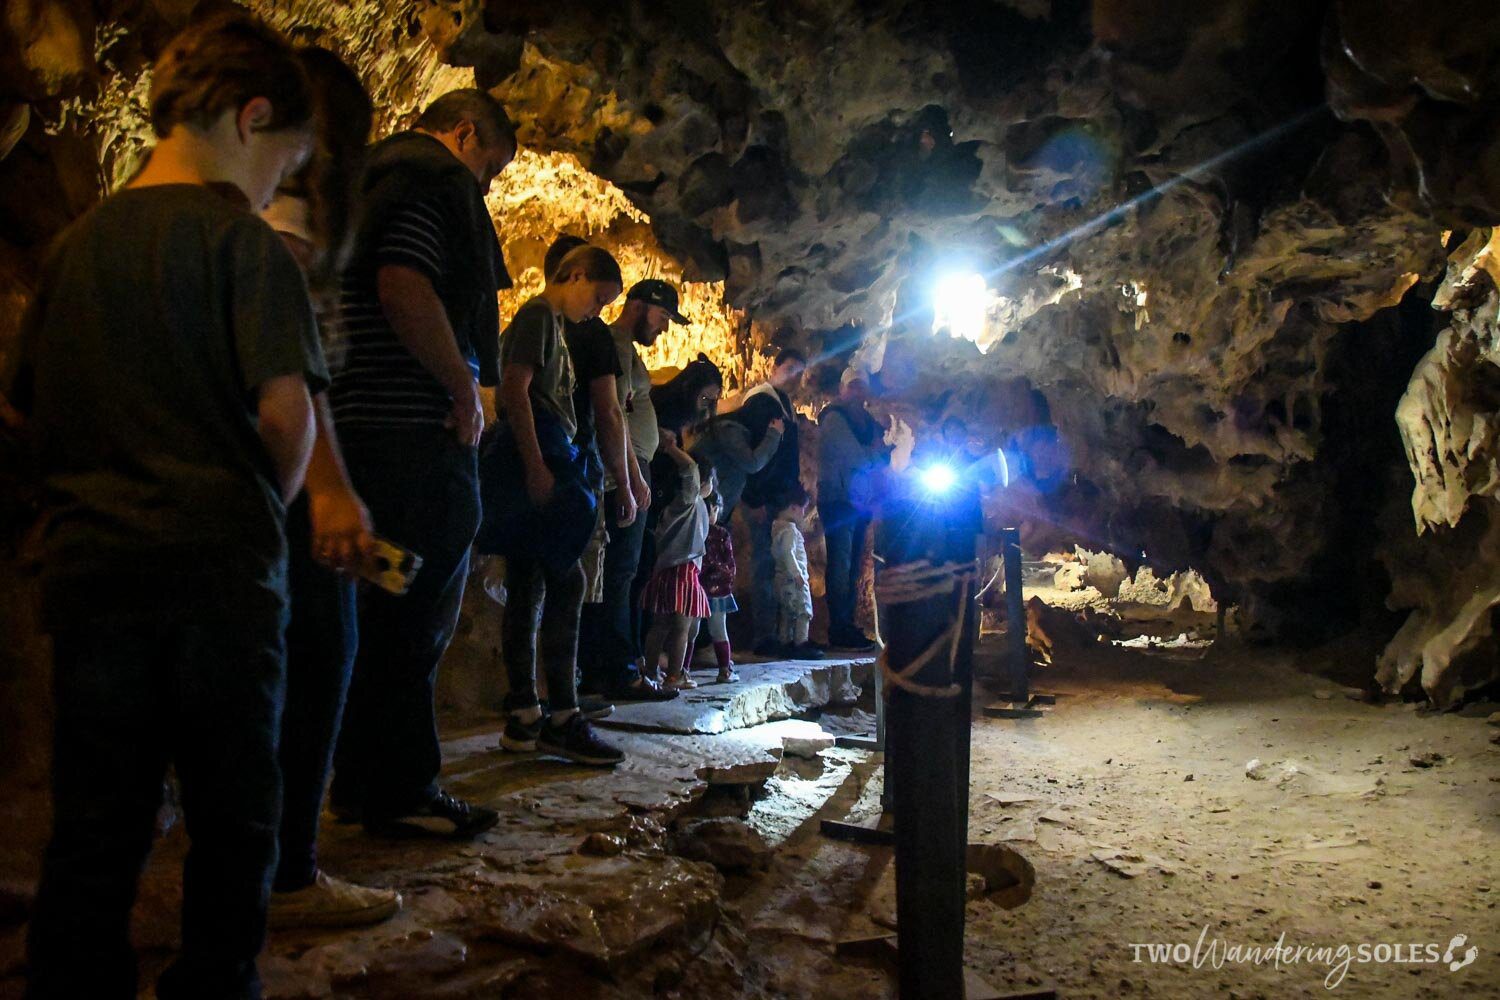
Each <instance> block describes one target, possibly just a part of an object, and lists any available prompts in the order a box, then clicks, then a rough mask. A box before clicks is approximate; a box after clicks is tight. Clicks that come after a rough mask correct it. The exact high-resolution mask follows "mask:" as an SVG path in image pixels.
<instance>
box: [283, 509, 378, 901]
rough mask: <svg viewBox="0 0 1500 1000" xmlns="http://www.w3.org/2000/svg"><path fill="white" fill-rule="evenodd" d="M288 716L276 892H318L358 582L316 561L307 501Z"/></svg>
mask: <svg viewBox="0 0 1500 1000" xmlns="http://www.w3.org/2000/svg"><path fill="white" fill-rule="evenodd" d="M286 533H287V545H288V549H289V555H288V573H287V577H288V581H287V582H288V589H289V591H290V595H291V620H290V622H289V623H288V624H287V629H286V708H285V710H284V711H283V713H282V718H281V783H282V788H283V792H282V806H281V838H280V840H281V860H280V862H279V864H278V866H277V869H276V883H275V886H276V889H277V891H278V892H290V891H292V890H295V889H301V888H303V887H305V886H308V885H311V884H312V883H313V880H314V879H315V878H316V877H317V874H318V818H319V816H320V815H321V814H322V812H323V793H324V791H325V790H326V789H327V787H328V776H329V774H330V773H331V772H332V771H333V748H334V745H335V744H336V743H337V741H338V734H339V725H340V723H341V722H342V720H343V717H344V701H345V699H346V698H347V696H348V694H349V678H350V676H351V674H352V672H353V669H354V650H355V646H356V644H357V643H358V641H359V630H358V627H357V625H356V621H355V603H354V581H353V580H352V579H351V578H349V577H347V576H341V575H340V574H338V573H335V572H333V571H332V570H329V569H326V568H324V567H323V566H320V565H319V564H318V563H317V562H316V561H314V559H313V557H312V524H311V522H310V521H309V519H308V510H307V495H306V494H303V495H302V496H300V497H298V498H297V500H296V502H295V503H293V504H292V506H291V507H290V508H289V509H288V510H287V518H286Z"/></svg>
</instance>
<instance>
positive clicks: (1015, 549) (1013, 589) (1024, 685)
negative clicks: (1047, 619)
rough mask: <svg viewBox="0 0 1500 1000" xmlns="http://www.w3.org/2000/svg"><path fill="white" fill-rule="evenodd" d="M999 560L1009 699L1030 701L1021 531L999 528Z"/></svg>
mask: <svg viewBox="0 0 1500 1000" xmlns="http://www.w3.org/2000/svg"><path fill="white" fill-rule="evenodd" d="M1000 559H1001V562H1002V563H1003V564H1004V566H1005V614H1006V617H1007V618H1009V619H1010V624H1009V626H1008V627H1007V629H1006V639H1007V640H1008V642H1007V645H1008V646H1009V647H1010V700H1011V701H1016V702H1021V703H1023V704H1024V703H1025V702H1028V701H1030V700H1031V677H1030V673H1031V657H1030V654H1028V653H1027V651H1026V604H1025V602H1024V601H1023V600H1022V599H1021V529H1020V528H1001V529H1000Z"/></svg>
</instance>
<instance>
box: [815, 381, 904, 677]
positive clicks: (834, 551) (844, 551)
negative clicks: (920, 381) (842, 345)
mask: <svg viewBox="0 0 1500 1000" xmlns="http://www.w3.org/2000/svg"><path fill="white" fill-rule="evenodd" d="M869 398H870V383H869V381H868V379H867V377H866V376H865V374H864V372H862V371H861V370H859V369H858V368H855V367H853V366H850V367H849V368H848V369H846V370H845V371H844V377H843V379H842V380H841V382H840V383H839V396H838V399H836V400H834V401H833V402H832V403H830V404H828V406H826V407H824V408H823V412H822V413H821V414H820V415H819V416H818V519H819V520H820V521H822V522H823V538H824V541H825V542H826V544H827V546H828V568H827V575H826V580H827V586H828V642H829V644H830V645H832V646H838V647H842V648H845V649H857V650H864V649H869V648H870V647H871V646H872V645H873V642H872V641H871V639H870V637H869V636H867V635H865V634H864V633H863V632H862V631H860V630H859V629H858V628H857V627H856V626H855V624H854V610H855V605H856V603H857V595H858V592H859V577H860V573H861V570H862V569H863V568H864V561H865V539H866V536H867V535H868V533H869V528H870V520H871V518H872V517H873V515H874V512H875V503H876V500H877V496H876V494H877V485H876V484H877V481H878V479H879V476H880V471H881V469H882V468H883V466H884V465H885V461H886V455H887V453H888V449H887V448H886V446H885V440H884V439H885V433H884V430H885V429H884V428H883V427H881V425H880V423H879V422H878V421H877V420H876V419H875V418H874V417H873V416H871V415H870V412H869V411H868V410H867V409H866V408H865V404H866V403H867V402H868V401H869Z"/></svg>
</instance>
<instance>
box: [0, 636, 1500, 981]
mask: <svg viewBox="0 0 1500 1000" xmlns="http://www.w3.org/2000/svg"><path fill="white" fill-rule="evenodd" d="M1146 617H1147V618H1148V619H1149V618H1150V616H1146ZM1161 617H1162V616H1160V615H1157V616H1156V618H1157V619H1158V620H1145V621H1141V622H1137V623H1136V624H1135V627H1134V630H1133V631H1132V630H1131V629H1127V630H1126V633H1125V636H1124V637H1125V638H1126V639H1129V638H1130V637H1131V636H1132V635H1135V634H1139V633H1148V634H1150V635H1160V636H1166V637H1171V636H1174V635H1176V634H1178V633H1179V632H1181V631H1186V633H1187V635H1188V638H1187V640H1178V641H1177V642H1175V643H1168V644H1167V645H1157V646H1153V647H1149V648H1136V647H1134V646H1122V645H1118V644H1111V643H1107V642H1097V643H1089V644H1073V645H1069V644H1068V643H1067V642H1066V641H1065V640H1059V641H1058V642H1057V643H1056V644H1055V646H1054V657H1055V661H1056V662H1055V663H1054V664H1053V665H1052V666H1051V667H1048V668H1046V669H1045V670H1044V671H1042V672H1041V675H1040V677H1039V679H1038V681H1037V684H1036V686H1037V687H1038V688H1039V689H1043V690H1049V691H1053V692H1056V693H1057V694H1058V695H1059V698H1058V702H1057V705H1056V707H1055V708H1053V709H1052V710H1051V711H1050V712H1049V714H1048V715H1046V716H1045V717H1043V718H1040V719H1031V720H1020V721H1013V720H1003V719H990V718H985V717H983V716H982V715H977V717H976V719H975V721H974V729H973V772H972V784H971V789H972V795H971V802H970V810H971V814H970V841H971V842H972V843H977V844H1003V845H1006V846H1008V847H1010V848H1012V849H1014V850H1015V851H1017V852H1019V853H1020V854H1021V855H1022V856H1023V857H1024V858H1026V859H1027V861H1029V863H1030V864H1031V865H1032V866H1033V868H1034V871H1035V884H1034V888H1033V889H1032V892H1031V894H1030V898H1029V899H1028V900H1026V901H1024V902H1022V903H1021V904H1020V905H1018V906H1015V907H1014V908H1009V909H1008V908H1006V905H1007V904H1013V903H1015V902H1016V897H1015V896H1014V894H1007V893H995V894H992V895H988V896H986V895H983V894H979V893H976V894H975V895H974V898H972V899H971V902H970V904H969V912H968V955H969V963H970V967H971V969H973V970H974V971H975V972H976V973H978V974H979V975H981V976H982V977H983V978H984V979H985V981H987V982H988V983H989V984H990V985H991V986H992V987H994V988H995V989H996V990H998V991H999V992H1000V993H1001V994H1004V993H1007V992H1020V991H1025V990H1035V989H1038V988H1055V989H1056V990H1057V995H1058V996H1060V997H1068V998H1075V997H1100V998H1103V997H1120V996H1128V995H1149V996H1155V997H1172V998H1179V997H1180V998H1184V1000H1185V998H1197V997H1203V996H1209V995H1226V996H1238V997H1246V998H1248V997H1266V998H1281V997H1297V996H1317V995H1322V994H1324V993H1327V992H1329V990H1327V989H1326V988H1325V977H1326V976H1328V974H1329V972H1330V966H1329V963H1328V962H1327V961H1326V960H1321V959H1318V958H1310V957H1307V956H1304V957H1303V958H1302V960H1301V961H1285V960H1284V961H1283V962H1282V963H1281V964H1280V965H1279V967H1278V965H1277V964H1275V963H1274V961H1272V960H1271V959H1269V958H1268V959H1267V960H1266V961H1265V962H1264V963H1263V964H1249V963H1238V962H1235V961H1228V962H1225V963H1223V964H1222V967H1220V968H1215V967H1214V965H1215V960H1214V956H1213V955H1212V954H1210V950H1211V948H1212V947H1213V946H1214V945H1215V943H1216V942H1222V943H1220V944H1218V947H1220V948H1223V947H1226V946H1235V945H1239V946H1253V945H1262V946H1270V945H1272V944H1274V943H1275V942H1276V941H1277V940H1278V938H1279V937H1282V936H1283V935H1284V941H1283V943H1284V945H1285V946H1286V947H1288V948H1295V947H1296V946H1299V945H1303V946H1308V947H1321V946H1332V947H1337V946H1338V945H1340V944H1348V945H1349V946H1350V947H1351V948H1353V947H1357V946H1358V945H1360V944H1367V945H1372V946H1373V945H1377V944H1386V945H1389V944H1402V945H1406V946H1408V947H1409V946H1410V945H1411V944H1413V943H1420V944H1426V943H1433V944H1435V945H1437V947H1438V948H1439V949H1444V948H1446V947H1447V945H1448V943H1449V941H1450V940H1451V939H1452V938H1453V937H1454V936H1455V935H1458V934H1464V935H1466V936H1467V942H1466V943H1465V944H1464V945H1463V946H1461V947H1460V948H1459V949H1458V950H1457V952H1456V953H1455V958H1456V959H1458V960H1462V959H1463V958H1464V956H1465V955H1466V953H1467V950H1468V947H1469V946H1471V945H1472V946H1476V947H1477V949H1478V951H1477V955H1476V958H1475V960H1474V961H1473V962H1472V964H1469V965H1468V966H1467V967H1465V968H1462V969H1460V970H1459V971H1457V972H1450V971H1449V969H1448V967H1447V965H1446V964H1434V963H1422V964H1394V963H1392V964H1375V963H1365V964H1362V963H1360V962H1358V960H1357V959H1358V956H1356V961H1355V962H1354V963H1352V964H1351V965H1350V967H1349V968H1348V970H1347V974H1346V975H1345V977H1344V978H1343V979H1342V981H1340V982H1339V984H1338V986H1337V989H1336V990H1335V991H1334V992H1336V993H1337V994H1339V995H1344V996H1352V997H1500V909H1497V906H1496V903H1497V902H1500V838H1497V837H1496V832H1497V828H1500V746H1497V745H1495V744H1494V743H1493V742H1492V737H1493V736H1494V735H1495V734H1497V733H1500V729H1497V728H1496V727H1494V726H1489V725H1486V722H1485V716H1487V715H1488V714H1489V713H1490V712H1492V711H1494V709H1495V708H1496V706H1494V705H1488V706H1484V705H1475V706H1470V708H1468V709H1466V710H1465V711H1463V712H1461V713H1450V714H1430V715H1429V714H1426V713H1423V712H1418V711H1413V710H1411V709H1410V708H1408V707H1406V706H1403V705H1400V704H1390V705H1383V706H1378V705H1369V704H1365V703H1363V702H1361V701H1358V700H1355V697H1354V695H1356V694H1357V693H1356V692H1352V691H1348V690H1347V689H1344V688H1341V687H1338V686H1337V685H1335V684H1333V683H1332V682H1329V681H1326V680H1322V679H1320V678H1318V677H1316V676H1311V675H1309V674H1305V673H1301V672H1299V671H1297V670H1294V669H1292V667H1291V665H1290V661H1289V660H1288V659H1287V658H1286V657H1283V656H1281V655H1280V654H1276V653H1274V652H1266V651H1258V650H1251V649H1248V648H1244V647H1238V646H1235V645H1232V644H1230V645H1226V646H1223V647H1216V648H1205V647H1203V646H1202V645H1201V644H1197V643H1194V642H1193V641H1191V639H1192V627H1193V626H1189V627H1187V628H1186V629H1183V628H1180V626H1181V625H1182V624H1183V623H1181V622H1176V621H1161V620H1159V619H1160V618H1161ZM1197 618H1198V619H1199V620H1198V621H1197V622H1196V627H1198V628H1199V631H1200V632H1201V631H1202V625H1203V616H1197ZM1141 641H1142V640H1137V646H1138V645H1139V643H1140V642H1141ZM1145 641H1148V642H1149V641H1150V640H1145ZM1000 646H1001V643H1000V642H999V641H998V640H995V639H987V640H986V641H985V643H984V644H983V645H982V647H981V657H980V659H981V665H982V666H983V665H985V664H987V663H989V662H990V661H991V659H992V657H993V656H995V655H996V654H998V652H999V648H1000ZM811 687H813V688H816V687H817V686H816V685H811ZM835 687H836V685H835ZM700 690H706V691H710V692H711V691H712V690H713V689H712V688H706V689H700ZM828 690H832V689H831V688H830V689H828ZM762 700H764V699H762ZM836 700H837V699H836ZM984 700H985V699H984V698H983V697H980V698H976V704H977V705H979V706H982V705H983V703H984ZM866 707H868V703H866ZM806 715H807V717H806V718H802V719H788V720H783V721H775V722H765V723H760V724H754V723H755V721H756V720H755V719H754V718H749V717H747V718H746V719H744V720H743V721H745V722H747V723H749V724H748V725H746V726H745V727H744V728H739V729H734V730H731V731H728V732H723V733H719V734H712V735H706V734H696V735H688V734H682V733H667V732H648V731H623V730H616V731H614V732H613V735H614V736H615V737H616V738H617V739H618V740H619V741H620V742H621V743H622V744H623V745H625V747H626V749H627V750H628V752H629V753H630V758H629V761H628V762H627V763H626V764H625V765H622V766H621V767H620V768H618V769H617V770H616V771H615V772H612V773H608V772H607V773H600V772H597V771H592V770H589V769H585V768H579V767H575V766H572V765H567V764H563V763H560V762H556V761H551V760H543V759H539V758H536V757H534V756H532V755H514V754H508V753H505V752H503V751H501V750H499V749H497V747H496V736H497V732H498V720H494V719H471V720H468V721H467V722H466V723H465V724H463V725H456V724H453V725H449V726H448V727H447V732H448V737H449V738H448V740H447V742H446V758H447V775H446V779H445V780H446V781H447V782H448V783H449V785H450V786H451V787H452V788H453V789H454V790H455V791H457V792H458V793H459V794H462V795H466V796H471V797H474V798H476V799H479V800H482V801H487V802H490V803H492V804H494V805H496V806H497V807H498V808H500V809H501V811H502V816H503V819H502V823H501V825H500V826H499V827H498V828H497V829H496V830H495V831H493V832H492V833H490V834H486V835H484V836H483V837H481V838H480V839H479V840H478V841H476V842H474V843H470V844H462V845H453V844H441V843H437V844H434V843H417V842H401V843H392V842H389V841H375V840H372V839H370V838H368V837H366V836H365V835H363V834H362V833H360V832H358V831H357V829H356V828H353V827H348V826H339V825H336V824H334V823H332V822H331V821H330V822H329V824H328V825H327V828H326V835H325V843H324V849H323V861H324V864H325V866H326V867H327V868H328V870H330V871H332V872H334V873H336V874H339V875H343V876H347V877H349V878H352V879H356V880H361V881H368V882H370V883H373V884H382V885H391V886H395V887H398V888H399V889H400V890H401V891H402V892H403V894H404V896H405V899H406V906H405V908H404V910H403V912H402V913H401V914H400V915H399V916H398V917H397V918H395V919H394V920H392V921H390V922H388V923H386V924H383V925H380V926H378V927H374V928H369V929H366V930H362V931H355V932H340V933H333V932H329V933H316V932H297V933H289V932H273V934H272V936H271V939H270V943H269V945H268V948H267V952H266V955H265V956H264V958H263V962H262V969H263V973H264V977H265V980H266V990H267V996H269V997H273V998H303V997H351V998H356V997H357V998H396V997H413V996H422V997H434V998H478V997H517V998H529V997H543V996H552V995H555V994H556V993H558V992H559V991H565V992H567V993H568V994H570V995H572V996H573V997H574V998H577V1000H583V998H595V997H598V998H625V997H642V996H666V997H681V998H699V997H709V996H716V997H722V998H729V997H799V998H800V997H806V998H828V997H861V998H866V997H870V998H880V997H894V995H895V990H894V975H893V967H892V965H891V961H890V958H889V955H888V954H885V953H882V951H881V949H880V948H878V947H876V948H866V949H861V950H858V951H856V950H853V949H848V948H840V947H839V946H838V945H839V942H847V941H848V940H850V939H854V938H865V937H869V936H871V935H877V934H881V933H885V932H887V931H888V929H889V928H890V927H891V926H892V925H893V923H894V892H893V870H892V859H891V852H890V850H889V849H887V848H880V847H866V846H860V845H854V844H849V843H844V842H840V841H834V840H829V839H826V838H824V837H822V836H821V835H820V834H819V832H818V825H819V820H820V819H821V818H825V817H831V818H842V817H846V816H852V817H855V818H860V817H870V816H873V815H874V814H875V813H877V812H878V798H879V786H880V781H879V768H878V757H875V756H873V755H871V754H868V753H865V752H862V751H856V750H845V749H837V748H825V746H826V743H827V742H828V738H829V735H830V734H833V733H840V732H854V731H859V730H862V729H863V728H865V727H866V726H868V725H869V723H870V717H869V716H868V714H867V713H866V712H864V711H862V710H861V709H860V708H858V707H854V706H849V705H843V706H839V705H833V706H825V707H824V708H822V709H817V708H812V709H809V710H808V711H807V712H806ZM789 740H790V741H794V742H788V741H789ZM784 748H785V750H784ZM1251 760H1259V761H1260V762H1261V763H1260V765H1259V766H1257V767H1255V768H1253V769H1252V770H1253V771H1254V774H1255V775H1256V776H1255V777H1251V776H1250V775H1249V774H1247V764H1248V763H1249V762H1250V761H1251ZM1418 762H1419V763H1418ZM182 848H183V838H182V836H181V833H180V830H173V831H171V832H169V833H168V835H167V836H166V837H165V838H164V839H163V842H162V845H161V847H160V848H159V849H158V850H157V852H156V854H155V856H154V857H153V860H152V863H151V865H150V869H149V871H148V874H147V877H146V879H145V880H144V882H143V887H142V896H141V901H140V905H139V907H138V912H137V921H136V932H137V939H138V943H139V945H140V946H141V948H142V952H143V955H144V962H143V965H144V967H145V972H146V973H147V974H148V975H149V974H151V973H153V972H154V971H155V970H156V969H158V968H159V967H160V965H161V963H162V962H163V961H164V960H165V958H166V956H167V955H169V954H170V951H171V948H172V947H173V945H174V943H175V939H176V930H175V926H174V924H175V920H176V917H175V909H176V905H175V900H176V894H177V891H178V887H177V882H176V871H177V867H178V865H179V863H180V859H181V851H182ZM707 862H712V864H710V863H707ZM1205 928H1207V930H1206V931H1205ZM19 932H20V928H19V927H12V928H11V929H9V930H6V931H4V932H3V935H0V941H3V953H0V958H3V964H0V997H9V996H16V995H19V980H18V979H17V978H16V973H17V972H18V971H19V955H18V947H19ZM1200 935H1203V936H1204V941H1203V944H1202V945H1201V946H1199V947H1200V948H1201V950H1202V953H1203V954H1204V956H1205V957H1204V959H1203V961H1202V963H1201V967H1198V968H1195V967H1194V965H1193V960H1192V959H1191V958H1189V959H1188V960H1187V961H1186V962H1179V963H1175V964H1153V963H1152V962H1150V961H1148V960H1144V959H1145V957H1146V956H1145V954H1144V953H1142V956H1141V957H1142V958H1143V960H1142V961H1139V962H1138V961H1135V957H1136V952H1137V951H1138V950H1139V949H1132V947H1131V945H1132V944H1145V943H1156V944H1168V945H1172V944H1178V943H1182V944H1183V945H1185V946H1186V947H1187V948H1188V949H1191V948H1192V947H1193V946H1195V945H1198V942H1199V939H1200ZM1376 957H1379V956H1376ZM1329 981H1330V982H1332V981H1333V980H1332V979H1330V980H1329ZM143 995H144V996H149V995H150V994H149V993H147V994H143Z"/></svg>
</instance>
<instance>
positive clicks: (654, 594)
mask: <svg viewBox="0 0 1500 1000" xmlns="http://www.w3.org/2000/svg"><path fill="white" fill-rule="evenodd" d="M661 451H662V452H663V453H664V454H666V455H667V457H669V458H671V459H672V461H673V462H674V463H676V465H677V490H676V492H675V493H674V494H673V495H672V500H671V501H670V502H669V503H668V504H667V506H666V509H665V510H663V511H662V514H661V520H660V521H659V522H657V525H656V567H655V568H654V569H653V570H652V572H651V579H650V580H649V581H648V582H647V583H646V589H645V590H644V591H643V592H642V594H641V607H643V608H644V609H645V610H647V611H649V612H650V613H651V614H652V615H653V616H654V617H653V618H652V622H651V632H650V634H649V635H648V636H647V637H646V669H647V670H649V671H651V672H652V673H653V675H654V678H653V679H657V680H661V671H662V669H663V668H665V670H666V678H665V683H666V685H667V686H668V687H672V688H679V689H680V688H692V687H697V686H698V685H697V684H696V683H694V681H693V679H692V675H691V674H689V673H688V669H687V668H688V657H690V656H691V655H692V649H693V640H694V639H695V638H696V637H697V635H698V620H699V619H700V618H707V617H708V610H709V609H708V594H707V593H706V592H704V590H703V584H702V583H700V582H699V580H698V573H699V567H700V564H701V563H702V561H703V552H704V548H705V546H706V543H707V540H708V525H709V519H708V504H707V503H706V502H705V501H706V498H707V497H708V496H709V494H711V493H713V491H714V470H713V466H711V465H708V464H707V463H704V464H702V465H700V464H699V463H698V462H697V461H696V460H695V459H694V458H693V457H692V456H691V455H689V454H688V453H687V452H685V451H683V450H682V448H681V447H680V446H679V445H678V443H677V436H676V435H675V434H673V433H672V432H671V431H668V430H663V431H662V432H661Z"/></svg>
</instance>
